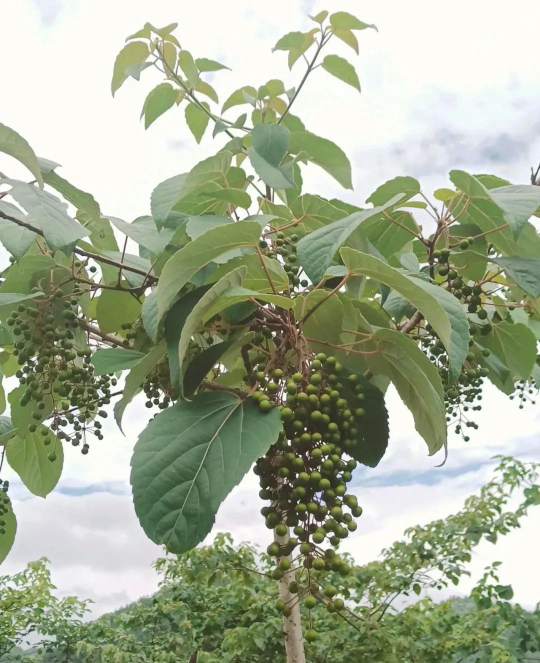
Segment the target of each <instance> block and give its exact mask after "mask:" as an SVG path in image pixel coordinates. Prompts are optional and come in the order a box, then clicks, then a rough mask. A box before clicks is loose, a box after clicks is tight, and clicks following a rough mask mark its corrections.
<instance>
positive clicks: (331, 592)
mask: <svg viewBox="0 0 540 663" xmlns="http://www.w3.org/2000/svg"><path fill="white" fill-rule="evenodd" d="M336 594H337V589H336V588H335V587H334V585H327V586H326V587H325V588H324V595H325V596H326V597H328V598H329V599H331V598H332V597H333V596H335V595H336Z"/></svg>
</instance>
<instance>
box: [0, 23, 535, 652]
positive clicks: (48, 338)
mask: <svg viewBox="0 0 540 663" xmlns="http://www.w3.org/2000/svg"><path fill="white" fill-rule="evenodd" d="M312 20H313V23H312V25H313V27H312V29H310V30H309V31H307V32H291V33H289V34H287V35H285V36H284V37H283V38H281V39H280V40H279V41H278V43H277V44H276V46H275V48H274V50H275V51H284V52H286V53H287V56H288V61H289V66H290V67H291V68H292V67H293V65H294V64H295V63H296V62H297V61H298V60H299V59H301V58H305V59H306V61H307V63H308V65H307V69H306V71H305V73H304V75H303V77H302V78H301V80H300V83H299V84H298V86H297V87H296V88H294V89H289V88H287V86H285V84H284V83H283V82H282V81H279V80H270V81H268V82H267V83H266V84H264V85H261V86H259V87H258V88H256V87H251V86H245V87H243V88H241V89H240V90H236V91H234V92H233V93H232V94H231V95H230V96H229V97H228V98H227V100H226V101H225V103H224V105H223V107H222V110H221V115H218V113H217V112H215V110H213V108H214V106H212V105H211V103H210V102H213V103H217V93H216V92H215V90H214V89H213V88H212V87H211V86H210V85H209V83H208V82H207V81H206V80H205V77H206V75H207V73H208V72H215V71H219V70H223V69H226V67H225V66H224V65H222V64H220V63H218V62H215V61H213V60H209V59H207V58H194V57H193V55H192V54H190V53H189V52H188V51H186V50H185V49H182V48H181V47H180V44H179V42H178V40H177V39H176V37H175V36H174V35H173V31H174V30H175V28H176V24H171V25H169V26H166V27H164V28H155V27H154V26H152V25H151V24H149V23H147V24H146V25H145V26H144V27H143V28H142V29H141V30H140V31H138V32H137V33H135V34H134V35H131V36H130V37H128V39H127V44H126V45H125V46H124V48H123V49H122V50H121V51H120V53H119V55H118V57H117V59H116V62H115V65H114V72H113V79H112V92H113V94H114V93H115V92H116V91H117V90H118V89H119V88H120V87H121V86H122V85H123V83H124V82H125V81H126V80H127V79H128V78H134V79H137V80H138V79H139V78H140V77H141V75H143V74H144V75H145V76H147V75H148V74H149V72H146V70H147V69H148V70H149V69H150V68H152V69H154V70H158V71H159V72H161V73H160V76H162V77H164V78H165V80H164V81H163V82H160V83H159V84H158V85H157V86H156V87H155V88H154V89H153V90H152V92H150V94H149V95H148V97H147V99H146V101H145V102H144V106H143V116H144V118H145V126H146V127H147V128H148V127H149V126H150V125H151V124H152V123H153V122H154V121H155V120H156V119H157V118H158V117H159V116H160V115H162V114H163V113H164V112H166V111H168V110H170V109H173V108H175V107H176V106H178V105H181V104H183V105H184V108H185V116H186V122H187V124H188V127H189V128H190V130H191V131H192V133H193V134H194V136H195V138H196V140H198V141H199V140H200V139H201V137H202V135H203V134H204V132H205V130H206V129H207V127H208V126H210V122H212V125H213V136H214V137H215V138H217V140H218V141H221V147H220V149H219V151H218V152H217V153H216V154H215V155H214V156H212V157H210V158H208V159H205V160H204V161H202V162H200V163H199V164H197V165H196V166H195V167H194V168H193V169H192V170H191V171H190V172H189V173H184V174H180V175H174V176H173V177H171V178H169V179H167V180H166V181H165V182H162V183H161V184H159V185H158V186H157V187H156V188H155V189H154V191H153V192H152V196H151V201H150V208H151V216H148V215H147V216H142V217H139V218H138V219H136V220H135V221H134V222H133V223H131V224H129V223H125V222H124V221H122V220H120V219H116V218H108V217H106V216H105V215H104V214H103V213H102V211H101V209H100V207H99V205H98V203H97V202H96V201H95V200H94V198H93V197H92V196H91V195H90V194H88V193H86V192H84V191H82V190H80V189H78V188H76V187H75V186H73V185H71V184H70V183H69V182H67V181H66V180H65V179H64V178H62V177H61V176H60V175H59V174H58V173H57V172H56V171H57V168H58V167H57V165H56V164H55V163H54V162H51V161H46V160H39V159H37V158H36V156H35V153H34V151H33V150H32V148H31V147H30V145H29V144H28V143H27V142H26V141H25V140H24V139H23V138H22V137H21V136H19V135H18V134H17V133H16V132H15V131H13V130H12V129H10V128H8V127H5V126H3V125H0V150H2V151H3V152H6V153H7V154H10V155H11V156H13V157H15V158H17V159H18V160H19V161H21V162H22V163H23V164H24V165H25V166H27V167H28V169H29V170H30V172H31V173H32V175H33V178H34V181H32V182H31V183H27V182H22V181H18V180H13V179H10V178H6V179H4V180H3V187H6V188H5V190H3V191H2V193H1V194H0V195H1V196H2V199H1V200H0V220H1V223H2V225H0V240H1V241H2V243H3V244H4V246H5V247H6V248H7V250H8V251H9V252H10V253H11V256H12V265H11V266H10V267H9V268H8V269H7V270H6V271H5V273H4V281H3V283H2V285H1V286H0V320H1V322H2V343H3V350H4V352H3V353H2V372H3V374H4V375H6V376H12V375H15V376H16V377H17V378H18V379H19V382H20V385H19V387H17V388H16V389H15V390H13V391H12V392H11V393H10V394H9V395H8V401H9V403H10V406H11V420H10V419H7V418H4V420H3V422H2V427H3V428H2V430H3V433H2V436H1V438H0V440H1V442H2V444H3V445H4V449H3V454H2V460H4V457H5V459H6V460H7V463H8V464H9V466H10V467H11V468H12V469H13V470H14V471H15V472H17V473H18V475H19V476H20V477H21V479H22V480H23V482H24V483H25V484H26V485H27V487H28V488H29V490H31V491H32V492H33V493H34V494H37V495H42V496H44V495H46V494H47V493H48V492H50V490H52V489H53V488H54V486H55V485H56V482H57V481H58V478H59V476H60V473H61V469H62V463H63V453H64V451H63V449H64V446H67V444H68V443H69V442H71V443H72V444H73V445H74V446H81V451H82V453H83V454H86V453H88V452H89V450H90V444H91V438H92V436H95V437H97V438H98V439H101V438H102V437H103V433H102V426H101V423H100V418H101V417H105V416H107V414H108V410H109V408H108V407H107V406H108V405H111V404H112V402H113V399H115V398H117V397H119V398H118V399H117V400H116V402H115V404H114V416H115V419H116V421H117V422H118V424H119V425H121V421H122V417H123V414H124V411H125V409H126V407H127V406H128V405H129V403H130V402H131V401H132V399H133V398H134V396H135V395H136V394H137V393H138V392H139V391H140V390H143V391H144V392H145V394H146V397H147V401H146V405H147V407H148V408H149V410H152V409H154V408H158V410H161V411H158V413H157V415H155V416H153V417H152V419H151V421H150V422H149V424H148V426H147V427H146V428H145V430H144V431H142V433H141V435H140V437H139V440H138V443H137V445H136V447H135V450H134V454H133V458H132V472H131V483H132V487H133V498H134V503H135V510H136V512H137V515H138V517H139V519H140V522H141V525H142V527H143V528H144V530H145V532H146V533H147V535H148V536H149V537H150V538H151V539H152V540H153V541H155V542H156V543H160V544H165V545H166V546H167V548H168V549H169V550H170V551H172V552H176V553H182V552H185V551H188V550H190V549H192V548H193V547H194V546H196V545H197V544H198V543H200V542H201V541H202V540H203V539H204V538H205V537H206V535H207V534H208V533H209V532H210V531H211V529H212V525H213V522H214V518H215V514H216V512H217V510H218V508H219V505H220V504H221V503H222V501H223V500H224V499H225V498H226V496H227V495H228V494H229V492H230V491H231V490H232V488H233V487H234V486H235V485H236V484H238V483H239V482H240V480H241V479H242V477H243V476H244V475H245V474H246V472H247V471H248V470H249V468H250V467H251V466H252V464H253V463H255V472H256V473H257V475H258V476H259V477H260V482H261V493H260V495H261V498H262V499H264V500H268V501H269V504H268V505H267V506H265V507H264V508H263V509H262V513H263V516H264V517H265V519H266V524H267V525H268V527H269V528H270V529H272V530H274V536H275V541H274V542H273V543H271V544H270V546H269V548H268V553H269V554H270V555H271V556H272V558H273V559H275V568H274V570H273V572H272V575H273V577H274V579H275V580H277V581H278V583H279V587H280V592H281V602H280V603H279V604H278V609H279V610H280V611H281V612H282V615H283V627H284V634H285V644H286V649H287V660H288V663H302V662H303V661H304V660H305V656H304V647H303V640H302V632H301V624H300V605H299V604H300V600H301V601H303V602H304V603H306V602H307V605H308V606H310V605H311V606H312V605H313V603H314V602H315V603H317V602H318V601H322V602H323V603H325V605H329V606H333V608H332V609H335V610H337V611H339V610H341V607H340V606H341V604H342V602H343V599H341V598H340V597H339V596H337V595H336V594H335V593H334V589H335V588H334V586H333V585H332V584H328V583H326V582H325V581H324V580H323V579H322V578H320V576H317V577H319V578H320V580H319V581H317V582H315V580H314V578H315V575H316V574H319V573H320V572H321V571H323V570H325V571H326V572H331V571H332V570H333V571H336V570H338V569H339V570H341V571H342V572H343V573H346V572H347V571H348V569H349V567H348V564H347V562H346V561H345V559H344V558H343V557H342V556H340V555H339V554H336V552H335V548H336V547H337V546H338V545H339V542H340V541H341V540H342V539H345V538H346V537H347V536H349V534H350V533H351V532H354V531H355V529H356V527H357V525H356V522H355V521H354V519H355V518H358V517H359V516H360V515H361V514H362V508H361V506H360V505H359V504H358V501H357V497H356V496H355V495H353V494H352V493H350V492H348V490H347V483H348V482H349V481H350V480H351V479H352V473H353V471H354V469H355V467H356V466H357V464H358V463H361V464H363V465H367V466H370V467H373V466H376V465H377V464H378V463H379V462H380V460H381V458H382V457H383V456H384V453H385V450H386V447H387V442H388V435H389V431H388V422H387V410H386V405H385V396H384V394H385V391H386V389H387V388H388V386H389V384H390V383H392V384H393V385H394V386H395V388H396V389H397V391H398V393H399V395H400V396H401V398H402V399H403V401H404V403H405V404H406V405H407V407H408V408H409V409H410V410H411V412H412V414H413V417H414V421H415V426H416V429H417V430H418V432H419V433H420V435H421V436H422V437H423V438H424V439H425V441H426V444H427V446H428V450H429V453H431V454H433V453H436V452H437V451H438V450H440V449H441V448H442V447H444V448H445V449H447V428H448V426H451V427H452V428H453V429H454V430H455V432H456V433H457V434H460V435H462V436H463V437H464V438H465V439H468V435H466V433H467V432H468V429H469V428H472V429H474V428H475V427H476V425H477V424H476V423H475V421H474V411H475V410H478V409H480V408H481V399H482V391H483V385H484V383H485V381H486V379H487V380H489V381H490V382H492V383H493V384H494V385H495V386H496V387H497V388H499V389H501V390H502V391H503V392H504V393H506V394H509V395H510V397H511V398H512V397H513V396H514V395H517V396H518V397H519V399H520V407H521V406H522V404H523V402H525V401H526V400H527V399H528V398H529V396H528V394H529V392H531V391H532V390H533V386H534V381H536V383H538V381H539V375H540V373H539V371H540V369H539V367H538V364H537V334H538V333H539V332H538V329H539V327H538V320H539V316H540V309H539V298H540V260H539V259H538V255H539V249H540V238H539V237H538V233H537V232H536V229H535V227H534V225H533V224H532V223H531V222H530V221H529V219H530V218H531V216H532V215H534V214H535V213H537V210H538V208H539V206H540V189H539V188H538V187H536V186H533V185H512V184H510V183H509V182H507V181H505V180H503V179H501V178H499V177H496V176H494V175H485V174H480V175H471V174H468V173H466V172H464V171H460V170H453V171H451V173H450V181H451V184H452V187H453V188H448V189H439V190H437V191H435V192H434V193H433V197H432V198H429V197H428V196H427V195H426V193H425V192H424V191H423V190H422V188H421V185H420V183H419V182H418V181H417V180H415V179H414V178H412V177H396V178H395V179H393V180H390V181H389V182H386V183H385V184H382V185H381V186H380V187H379V188H378V189H377V190H376V191H375V192H373V193H372V194H371V195H370V196H369V197H368V198H367V200H366V202H367V203H368V205H369V206H368V207H366V208H362V207H357V206H356V205H351V204H349V203H345V202H343V201H340V200H337V199H332V200H327V199H324V198H322V197H320V196H317V195H312V194H309V193H306V192H304V191H303V188H302V171H303V169H304V168H305V167H306V165H309V164H315V165H317V166H319V167H321V168H322V169H324V170H325V171H326V172H327V173H328V174H329V175H330V176H331V177H333V178H334V179H335V180H336V181H337V182H339V183H340V184H341V185H342V186H343V187H345V188H348V189H350V188H352V179H351V166H350V162H349V160H348V158H347V156H346V155H345V153H344V152H343V151H342V150H341V149H340V148H339V147H338V146H337V145H335V144H334V143H333V142H331V141H329V140H327V139H325V138H322V137H320V136H318V135H317V134H315V133H313V132H311V131H310V130H308V129H306V127H305V125H304V123H303V122H302V120H301V119H300V118H299V117H298V116H296V115H294V114H293V113H292V109H293V107H294V108H295V109H296V103H297V99H298V96H299V93H300V91H301V90H302V89H303V88H304V85H305V84H306V81H307V80H308V78H309V77H310V76H311V75H312V73H313V72H314V71H315V70H316V69H317V68H318V67H320V68H321V69H324V70H325V71H326V72H327V73H329V74H331V75H332V76H334V77H336V78H338V79H340V80H341V81H343V82H345V83H347V84H349V85H351V86H352V87H353V88H356V89H357V90H360V84H359V79H358V75H357V73H356V71H355V70H354V68H353V66H352V65H351V64H350V63H349V62H348V61H347V60H345V59H344V58H342V57H340V56H337V55H333V54H327V55H325V56H324V58H323V59H320V58H322V55H321V53H322V51H323V50H325V52H326V51H327V49H328V44H329V43H333V42H334V41H335V38H337V39H340V40H342V41H344V42H345V43H346V44H347V45H349V46H351V47H352V48H353V49H354V50H357V37H356V33H357V32H358V31H363V30H365V29H368V28H373V27H374V26H372V25H369V24H367V23H364V22H363V21H360V20H359V19H357V18H355V17H354V16H352V15H351V14H348V13H346V12H336V13H333V14H331V15H329V14H328V12H321V13H319V14H318V15H317V16H314V17H312ZM201 95H203V96H204V97H206V98H207V99H209V101H202V100H201ZM238 106H248V107H249V106H251V108H252V110H251V116H250V121H251V124H250V123H249V121H248V114H247V113H242V114H241V115H240V116H239V117H238V118H236V119H227V117H225V114H226V113H228V112H229V111H230V110H231V109H235V108H236V107H238ZM228 117H230V114H229V115H228ZM223 140H225V143H224V144H223ZM50 190H54V191H55V194H52V193H51V191H50ZM56 194H60V196H61V197H62V198H63V200H61V199H60V198H58V196H57V195H56ZM9 200H11V202H9ZM64 201H65V202H64ZM66 203H69V204H70V205H71V207H72V208H73V209H74V211H75V214H74V216H73V215H72V214H70V213H69V210H70V208H68V206H67V204H66ZM413 213H415V214H416V215H418V219H420V220H422V221H423V223H424V224H425V226H426V227H425V228H423V227H422V226H421V225H420V223H419V221H418V220H417V218H415V216H413ZM115 233H120V234H121V235H123V236H124V238H123V241H122V242H121V244H120V246H122V249H120V246H119V244H118V243H117V238H116V234H115ZM130 241H131V243H134V244H135V245H138V249H137V251H138V253H130V252H129V251H128V248H129V245H130ZM122 371H127V373H126V376H125V382H124V381H122V382H120V383H119V381H118V378H117V374H119V373H121V372H122ZM3 486H4V490H3V492H2V494H1V495H0V497H1V499H2V509H3V511H4V514H3V516H2V520H1V522H0V560H1V559H3V558H4V557H5V555H6V554H7V553H8V551H9V549H10V547H11V544H12V542H13V539H14V536H15V530H16V520H15V516H14V514H13V512H12V508H11V504H10V501H9V498H8V496H7V494H6V491H7V487H8V484H7V483H4V484H3ZM291 528H292V534H293V535H294V536H291V535H290V529H291ZM323 544H324V545H323ZM297 568H302V569H305V573H306V574H307V581H306V584H305V585H302V586H300V587H297V585H296V584H295V583H294V581H292V580H291V578H292V577H293V575H294V573H295V570H296V569H297ZM291 583H292V584H291ZM304 637H305V639H306V640H307V641H308V642H313V641H315V640H316V638H317V632H316V630H314V629H312V628H308V629H307V630H306V631H305V634H304Z"/></svg>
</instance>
